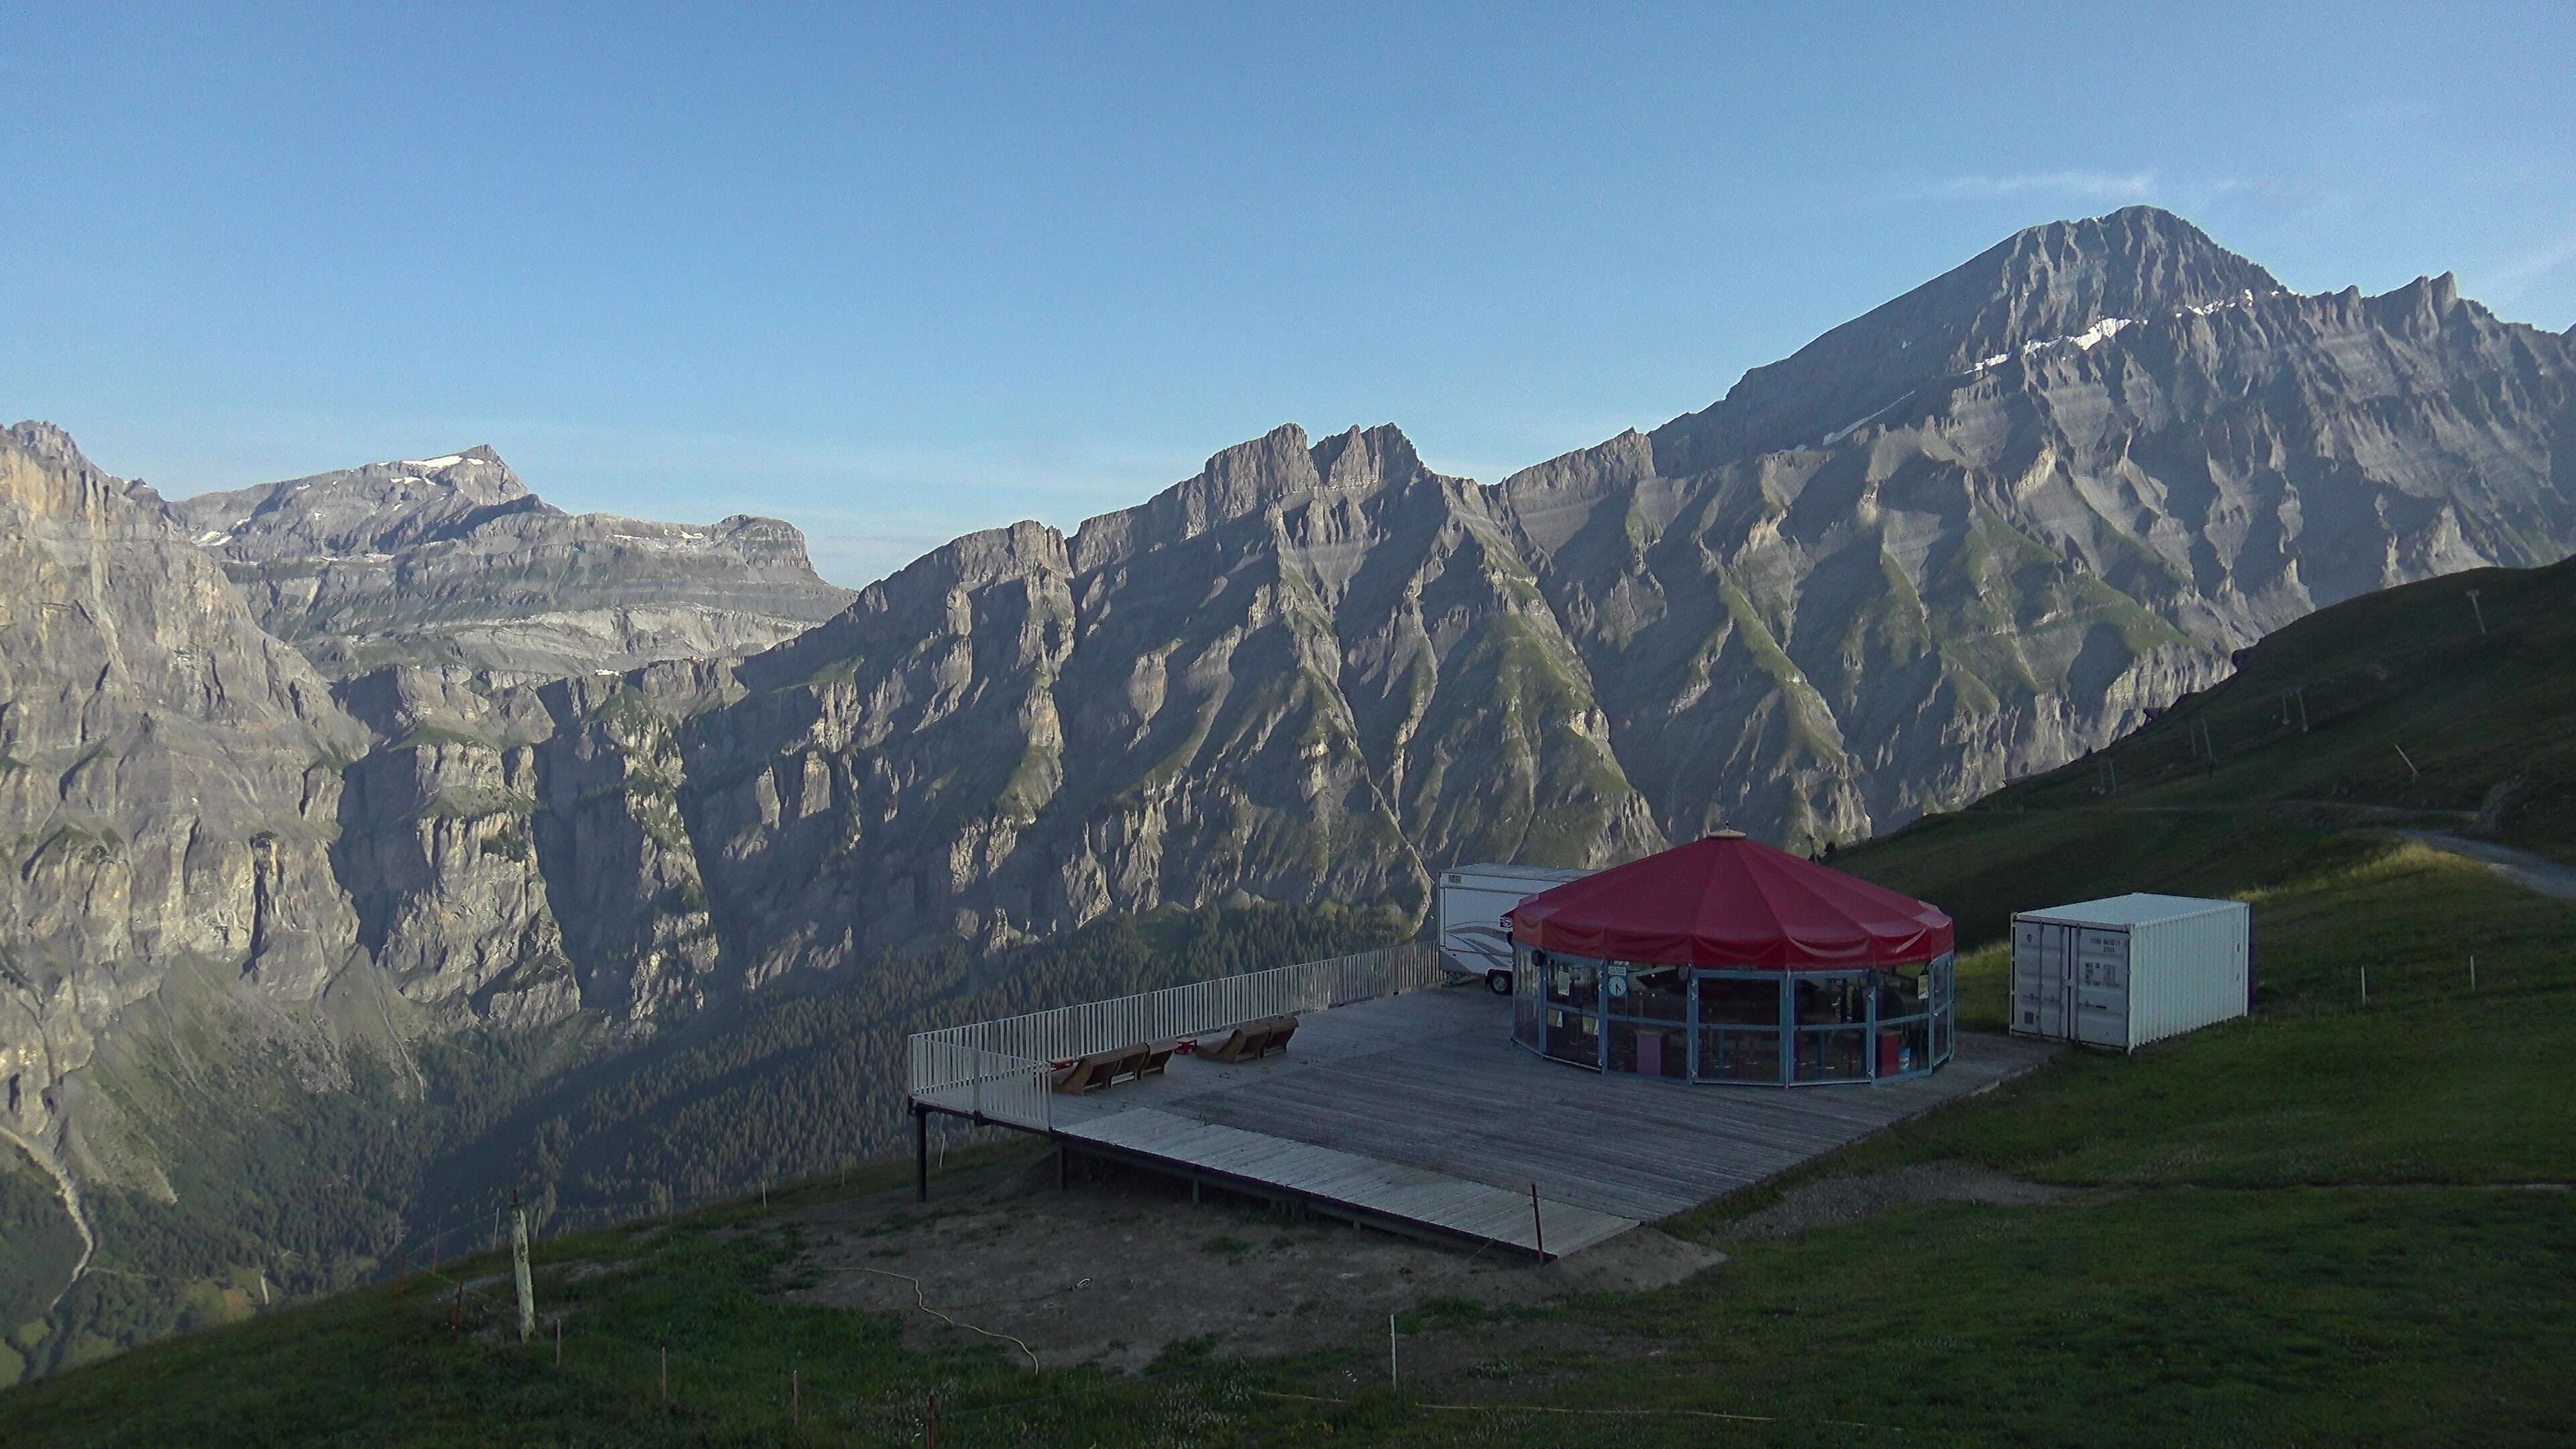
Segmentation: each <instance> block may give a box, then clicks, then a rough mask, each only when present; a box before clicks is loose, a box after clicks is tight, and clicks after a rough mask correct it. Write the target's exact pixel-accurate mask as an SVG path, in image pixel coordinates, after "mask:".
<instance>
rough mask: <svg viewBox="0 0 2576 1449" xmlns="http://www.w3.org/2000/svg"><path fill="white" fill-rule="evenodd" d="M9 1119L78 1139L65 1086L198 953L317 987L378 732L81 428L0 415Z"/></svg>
mask: <svg viewBox="0 0 2576 1449" xmlns="http://www.w3.org/2000/svg"><path fill="white" fill-rule="evenodd" d="M0 581H5V582H0V866H5V868H6V869H7V871H8V873H9V881H8V886H7V889H5V890H0V1127H5V1128H6V1129H7V1130H8V1131H9V1133H10V1134H11V1136H12V1137H14V1138H15V1139H18V1140H20V1141H23V1142H26V1143H29V1144H31V1150H34V1151H37V1152H39V1153H40V1154H41V1153H53V1154H57V1155H59V1156H60V1157H61V1158H62V1159H64V1160H70V1159H72V1158H74V1157H76V1156H78V1154H77V1153H75V1152H74V1151H73V1149H74V1147H75V1146H76V1145H77V1143H76V1142H75V1140H74V1138H73V1137H72V1135H71V1121H70V1118H69V1116H68V1115H67V1113H66V1112H65V1111H64V1098H63V1091H62V1089H63V1085H64V1083H65V1081H66V1080H67V1079H68V1078H69V1077H70V1076H71V1074H72V1073H74V1072H77V1071H79V1070H80V1069H81V1068H82V1067H84V1066H85V1065H86V1064H88V1062H89V1061H90V1060H91V1059H92V1058H93V1057H94V1056H95V1054H96V1053H97V1051H98V1049H99V1046H100V1042H101V1040H102V1038H104V1037H106V1036H108V1035H110V1034H112V1033H113V1032H114V1030H115V1029H116V1024H117V1022H118V1020H119V1018H120V1017H121V1015H122V1014H123V1013H124V1012H126V1011H127V1010H128V1009H130V1008H132V1007H134V1006H135V1005H136V1004H137V1003H139V1002H143V1001H145V1000H148V999H149V998H151V997H152V996H153V995H154V994H155V993H156V992H157V991H159V990H160V989H161V987H162V985H163V983H164V982H165V981H167V980H168V979H169V978H170V976H171V974H172V973H173V972H174V971H175V970H178V969H180V968H181V967H183V966H191V965H205V964H212V965H213V966H214V967H215V968H216V969H218V970H220V971H221V972H222V973H224V974H225V975H226V976H227V977H228V978H229V979H232V980H235V981H237V982H238V983H240V985H241V987H242V988H243V989H244V990H246V991H247V992H249V993H251V994H252V995H253V996H255V997H257V998H259V999H263V1000H266V1001H268V1002H271V1003H277V1004H285V1005H304V1004H310V1003H311V1002H313V1001H314V1000H316V999H317V998H318V997H319V996H320V995H321V994H322V992H323V991H324V989H325V988H326V987H327V986H328V985H329V984H330V982H331V980H332V979H333V977H334V975H335V974H337V973H339V972H341V971H343V970H345V969H346V968H347V966H348V964H349V961H350V958H351V955H352V952H353V951H354V949H355V947H356V941H357V920H356V918H355V916H354V915H353V913H352V912H351V910H350V907H349V902H348V898H347V897H346V895H345V894H344V893H343V892H341V891H340V890H339V888H338V886H337V884H336V882H335V880H334V877H333V873H332V868H331V848H332V841H333V838H334V836H335V835H336V833H337V828H338V818H339V812H340V793H341V771H342V770H343V769H344V768H345V767H346V766H347V765H348V764H349V763H350V762H351V761H353V760H355V759H357V758H358V757H359V756H360V755H361V754H363V753H364V752H365V750H366V748H367V735H366V732H365V731H364V730H363V729H362V728H361V727H359V725H358V724H357V723H356V721H354V720H352V719H350V718H349V717H348V716H347V715H346V714H345V713H343V712H342V711H341V710H340V709H339V707H338V706H337V705H336V704H334V703H333V701H332V699H331V693H330V689H329V687H328V686H327V685H326V684H325V683H324V682H323V680H322V679H321V677H320V676H319V675H317V674H316V673H315V672H314V670H313V668H312V666H311V665H310V664H308V663H306V662H305V660H304V659H303V658H302V657H301V656H300V655H298V654H297V653H296V652H295V651H294V650H292V649H289V648H287V647H286V646H284V645H283V644H280V643H279V642H278V641H276V640H275V639H272V638H270V637H269V636H268V635H266V634H265V633H263V632H262V631H261V630H260V628H259V626H258V625H257V624H256V623H255V622H254V621H253V619H252V618H251V614H250V611H249V609H248V608H247V607H245V606H244V604H243V602H242V599H241V597H240V595H239V594H237V593H236V592H235V591H234V590H233V588H232V586H231V585H230V584H229V583H228V582H226V580H225V578H224V576H223V572H222V570H221V568H220V567H219V566H218V565H217V564H216V563H215V561H214V560H213V559H211V558H209V557H207V556H206V555H205V554H203V553H201V552H200V551H198V550H197V549H195V548H194V547H192V546H190V545H189V543H188V541H187V539H186V538H185V537H184V536H183V535H181V534H180V533H179V532H178V531H177V529H176V528H175V527H174V526H173V525H172V524H171V523H170V522H169V521H168V520H166V519H165V518H163V517H162V516H161V515H160V514H159V513H158V512H156V511H155V510H153V509H152V508H150V507H148V506H146V505H145V504H144V503H139V502H137V501H136V500H134V499H133V498H130V497H129V496H128V495H127V492H126V489H125V486H124V485H123V484H122V483H121V482H120V481H119V480H117V479H114V478H111V477H109V476H107V475H106V474H105V473H103V472H101V471H100V470H98V469H97V468H96V467H94V466H92V465H91V464H90V463H89V461H88V460H87V459H86V458H83V457H82V456H80V453H79V450H78V449H76V448H74V447H73V446H72V445H71V442H70V440H69V439H68V438H66V437H64V436H63V435H62V434H61V433H60V432H59V431H57V430H54V429H50V428H45V427H42V426H30V425H24V424H22V425H20V426H19V427H16V428H13V429H10V430H9V432H8V433H7V434H6V435H0Z"/></svg>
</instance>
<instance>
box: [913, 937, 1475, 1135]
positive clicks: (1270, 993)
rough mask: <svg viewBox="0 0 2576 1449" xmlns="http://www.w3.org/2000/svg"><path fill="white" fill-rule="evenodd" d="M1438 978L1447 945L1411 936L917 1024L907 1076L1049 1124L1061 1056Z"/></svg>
mask: <svg viewBox="0 0 2576 1449" xmlns="http://www.w3.org/2000/svg"><path fill="white" fill-rule="evenodd" d="M1440 979H1441V973H1440V953H1439V951H1438V950H1437V949H1435V948H1433V947H1431V946H1429V945H1425V944H1423V943H1420V942H1410V941H1409V942H1406V943H1404V944H1403V945H1400V946H1382V947H1380V948H1378V949H1377V950H1374V951H1362V952H1360V953H1358V954H1357V955H1352V956H1336V957H1334V958H1333V959H1331V960H1329V961H1301V962H1299V963H1297V964H1296V965H1294V966H1274V967H1272V968H1271V969H1269V970H1267V971H1254V972H1250V973H1248V974H1246V975H1242V976H1220V977H1218V978H1217V979H1216V980H1214V981H1198V982H1193V983H1191V984H1190V985H1187V986H1169V987H1165V988H1164V989H1162V990H1160V991H1147V992H1142V993H1139V994H1137V995H1134V996H1120V997H1115V998H1113V999H1111V1000H1108V1001H1087V1002H1084V1003H1082V1004H1081V1005H1079V1006H1061V1007H1058V1008H1056V1009H1055V1010H1053V1011H1033V1012H1030V1013H1029V1014H1027V1015H1025V1016H1006V1017H1003V1018H1001V1019H1000V1020H997V1021H977V1022H969V1023H967V1024H966V1025H964V1026H952V1027H947V1028H944V1029H942V1030H939V1031H925V1032H916V1033H914V1034H913V1035H912V1036H911V1037H910V1038H908V1039H907V1040H906V1043H905V1046H906V1048H907V1051H906V1057H907V1062H906V1073H907V1077H908V1080H907V1082H906V1086H907V1089H908V1090H909V1091H910V1093H911V1096H912V1099H913V1100H914V1101H916V1102H921V1103H923V1104H925V1105H928V1106H933V1107H939V1108H942V1109H945V1110H948V1111H957V1112H973V1113H975V1114H977V1115H980V1116H983V1117H987V1118H990V1119H992V1120H994V1121H997V1122H1008V1123H1011V1124H1013V1125H1015V1126H1021V1127H1030V1128H1035V1129H1037V1130H1039V1131H1044V1130H1046V1129H1047V1127H1048V1126H1049V1125H1050V1123H1051V1121H1052V1119H1051V1117H1050V1116H1049V1113H1048V1109H1047V1102H1048V1080H1049V1077H1050V1074H1051V1073H1052V1072H1053V1070H1054V1066H1055V1063H1057V1062H1063V1061H1071V1060H1072V1059H1074V1058H1075V1057H1082V1056H1089V1055H1090V1054H1091V1053H1093V1052H1105V1051H1113V1050H1115V1049H1117V1048H1119V1047H1124V1046H1132V1045H1134V1044H1136V1043H1138V1042H1167V1041H1172V1040H1175V1039H1178V1038H1180V1037H1189V1036H1198V1035H1201V1034H1203V1033H1206V1032H1212V1031H1223V1030H1225V1029H1226V1028H1228V1027H1231V1026H1236V1025H1240V1024H1241V1023H1243V1022H1247V1021H1258V1020H1260V1019H1261V1018H1263V1017H1267V1016H1287V1015H1290V1014H1292V1013H1295V1012H1301V1011H1322V1010H1325V1009H1327V1008H1329V1007H1335V1006H1347V1005H1350V1004H1351V1003H1353V1002H1359V1001H1366V1000H1369V999H1370V998H1372V997H1378V996H1393V995H1395V994H1397V993H1399V992H1404V991H1416V990H1420V989H1421V988H1423V987H1426V986H1433V985H1437V984H1438V983H1439V981H1440Z"/></svg>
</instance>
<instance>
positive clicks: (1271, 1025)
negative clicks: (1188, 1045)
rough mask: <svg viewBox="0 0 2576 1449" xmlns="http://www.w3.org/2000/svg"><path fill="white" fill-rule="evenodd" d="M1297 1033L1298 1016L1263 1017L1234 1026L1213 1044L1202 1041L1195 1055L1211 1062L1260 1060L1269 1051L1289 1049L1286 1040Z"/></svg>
mask: <svg viewBox="0 0 2576 1449" xmlns="http://www.w3.org/2000/svg"><path fill="white" fill-rule="evenodd" d="M1296 1034H1297V1018H1295V1017H1293V1016H1269V1017H1264V1018H1262V1019H1261V1020H1259V1021H1247V1022H1245V1023H1244V1024H1243V1025H1241V1026H1238V1027H1236V1028H1235V1029H1234V1031H1233V1033H1232V1034H1231V1035H1229V1036H1227V1037H1226V1039H1225V1040H1223V1041H1221V1042H1218V1043H1217V1044H1216V1045H1214V1046H1209V1045H1207V1044H1205V1043H1201V1044H1200V1046H1199V1053H1198V1054H1199V1055H1200V1056H1201V1057H1204V1058H1206V1059H1207V1060H1209V1061H1212V1062H1249V1061H1259V1060H1260V1059H1261V1058H1263V1057H1266V1056H1268V1055H1270V1054H1271V1053H1272V1052H1284V1051H1286V1050H1288V1039H1289V1038H1290V1037H1292V1036H1295V1035H1296Z"/></svg>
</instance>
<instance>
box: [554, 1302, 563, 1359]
mask: <svg viewBox="0 0 2576 1449" xmlns="http://www.w3.org/2000/svg"><path fill="white" fill-rule="evenodd" d="M555 1367H556V1368H562V1367H563V1315H562V1314H560V1313H558V1314H556V1315H555Z"/></svg>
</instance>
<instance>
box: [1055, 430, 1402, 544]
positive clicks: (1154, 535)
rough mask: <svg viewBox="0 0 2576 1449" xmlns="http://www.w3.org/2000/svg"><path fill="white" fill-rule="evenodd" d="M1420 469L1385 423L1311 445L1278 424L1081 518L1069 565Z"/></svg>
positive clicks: (1178, 539)
mask: <svg viewBox="0 0 2576 1449" xmlns="http://www.w3.org/2000/svg"><path fill="white" fill-rule="evenodd" d="M1421 469H1422V459H1421V456H1420V455H1419V454H1418V453H1416V452H1415V451H1414V447H1413V442H1412V440H1411V439H1409V438H1407V437H1405V435H1404V433H1403V431H1402V430H1401V429H1399V428H1397V427H1396V426H1395V425H1394V424H1392V423H1381V424H1379V425H1378V426H1376V427H1373V428H1359V427H1354V428H1351V429H1349V430H1348V431H1346V432H1342V433H1339V434H1336V435H1334V436H1332V437H1329V438H1326V439H1324V440H1323V441H1322V442H1319V443H1318V442H1310V441H1309V439H1308V438H1307V436H1306V430H1305V429H1304V428H1301V427H1299V426H1298V425H1296V424H1295V423H1282V424H1281V425H1279V426H1278V427H1276V428H1273V429H1271V430H1270V431H1269V432H1267V433H1264V434H1262V435H1261V436H1260V437H1258V438H1254V439H1252V440H1251V441H1250V442H1244V443H1237V444H1235V445H1234V446H1233V447H1231V448H1226V449H1223V450H1221V451H1219V452H1217V453H1216V454H1214V455H1213V456H1211V457H1210V458H1209V459H1208V460H1207V466H1206V467H1204V468H1202V469H1200V470H1199V472H1198V474H1197V476H1195V477H1192V478H1185V479H1183V480H1181V481H1180V482H1178V483H1175V484H1173V485H1172V486H1171V487H1169V488H1166V489H1164V490H1163V491H1162V492H1160V493H1158V494H1156V495H1154V496H1153V497H1152V498H1150V499H1148V500H1146V501H1145V502H1144V503H1142V504H1139V505H1138V506H1136V507H1134V508H1124V509H1120V510H1119V511H1117V512H1115V513H1105V514H1102V515H1101V516H1100V517H1098V518H1094V519H1090V520H1088V521H1086V522H1085V523H1084V524H1083V525H1082V527H1081V528H1080V529H1079V530H1077V531H1076V532H1075V534H1074V539H1073V561H1074V567H1075V568H1076V569H1078V570H1081V571H1085V572H1088V571H1089V570H1091V569H1094V568H1098V567H1100V566H1101V565H1103V564H1105V563H1107V562H1109V561H1111V560H1113V559H1117V558H1121V557H1128V556H1132V555H1137V554H1144V553H1150V552H1152V551H1153V550H1155V549H1158V548H1168V547H1171V546H1172V545H1174V544H1178V543H1185V542H1187V541H1189V540H1190V539H1193V538H1197V537H1199V536H1200V535H1202V534H1205V533H1207V532H1209V531H1211V530H1213V529H1217V528H1222V527H1224V526H1225V525H1226V524H1228V523H1231V522H1233V521H1234V520H1236V519H1238V518H1246V517H1250V516H1251V515H1253V514H1256V513H1259V512H1261V511H1262V510H1263V509H1265V508H1268V507H1270V506H1271V505H1272V504H1274V503H1280V502H1284V501H1286V500H1288V499H1292V498H1296V497H1298V496H1299V495H1301V494H1308V493H1314V492H1316V491H1318V490H1323V489H1334V490H1344V491H1348V490H1360V491H1372V490H1375V489H1378V488H1382V487H1385V486H1388V485H1389V484H1393V483H1398V482H1401V481H1403V480H1406V479H1409V478H1411V477H1413V476H1414V475H1415V474H1416V473H1419V472H1420V471H1421Z"/></svg>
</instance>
